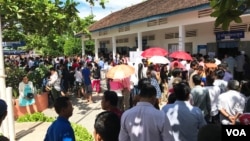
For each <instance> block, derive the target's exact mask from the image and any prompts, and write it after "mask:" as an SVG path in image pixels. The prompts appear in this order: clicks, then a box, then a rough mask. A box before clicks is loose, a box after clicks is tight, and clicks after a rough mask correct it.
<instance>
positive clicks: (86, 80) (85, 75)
mask: <svg viewBox="0 0 250 141" xmlns="http://www.w3.org/2000/svg"><path fill="white" fill-rule="evenodd" d="M90 74H91V72H90V70H89V69H88V68H84V69H83V70H82V76H83V79H84V84H85V85H86V86H88V85H90V84H91V80H90Z"/></svg>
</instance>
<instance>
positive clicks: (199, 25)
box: [92, 11, 250, 53]
mask: <svg viewBox="0 0 250 141" xmlns="http://www.w3.org/2000/svg"><path fill="white" fill-rule="evenodd" d="M167 19H168V22H167V23H166V24H162V25H156V26H150V27H148V26H147V21H145V22H141V23H136V24H131V25H130V30H129V31H125V32H119V31H118V28H119V27H116V28H114V27H113V28H109V29H106V31H107V34H106V35H102V36H99V32H93V33H92V38H94V39H98V40H99V41H105V40H109V44H107V45H106V47H107V48H108V50H109V51H112V37H113V36H115V37H116V39H122V38H128V42H127V43H116V46H117V47H121V46H123V47H125V46H127V47H131V48H132V47H135V46H137V45H136V38H137V34H138V32H141V33H142V37H144V36H148V35H154V36H155V39H154V40H148V41H147V46H149V47H153V46H159V47H163V48H165V49H168V47H169V45H170V44H178V43H179V39H178V38H173V39H165V34H167V33H171V32H174V33H175V32H176V33H178V32H179V26H180V25H184V27H185V30H186V31H188V30H196V31H197V36H195V37H187V38H185V39H184V40H185V43H191V45H192V53H197V51H198V50H197V46H198V45H207V52H209V51H212V52H216V51H217V46H216V38H215V34H214V20H215V18H212V17H203V18H198V11H193V12H187V13H184V14H178V15H174V16H171V17H168V18H167ZM242 20H243V23H242V24H244V23H246V24H248V27H250V26H249V24H250V18H249V15H244V16H243V17H242ZM233 24H235V23H232V25H233ZM249 39H250V32H249V31H247V32H245V38H244V39H240V40H241V44H240V45H241V46H240V50H248V48H247V47H249V46H250V43H249V42H248V41H250V40H249ZM249 48H250V47H249ZM249 52H250V49H249Z"/></svg>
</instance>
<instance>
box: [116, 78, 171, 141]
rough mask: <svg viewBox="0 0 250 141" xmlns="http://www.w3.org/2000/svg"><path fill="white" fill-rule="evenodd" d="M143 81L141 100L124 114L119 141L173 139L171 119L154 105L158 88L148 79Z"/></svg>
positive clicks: (167, 140)
mask: <svg viewBox="0 0 250 141" xmlns="http://www.w3.org/2000/svg"><path fill="white" fill-rule="evenodd" d="M145 81H147V83H144V82H145ZM142 83H144V84H143V85H142V87H140V88H141V89H140V90H141V91H140V94H139V95H140V101H139V102H138V103H137V104H136V106H134V107H132V108H131V109H128V110H127V111H125V112H124V113H123V114H122V118H121V130H120V133H119V141H173V140H174V139H173V136H172V128H171V127H170V123H169V120H168V119H167V118H166V117H165V115H164V113H163V112H162V111H159V110H157V109H156V108H155V107H154V106H153V105H154V104H155V101H156V89H155V88H154V86H152V85H151V84H150V81H149V80H148V79H142V80H140V81H139V85H140V84H142Z"/></svg>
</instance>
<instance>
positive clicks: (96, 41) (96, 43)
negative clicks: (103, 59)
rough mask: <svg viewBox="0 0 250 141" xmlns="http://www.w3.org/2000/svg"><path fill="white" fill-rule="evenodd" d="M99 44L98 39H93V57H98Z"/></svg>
mask: <svg viewBox="0 0 250 141" xmlns="http://www.w3.org/2000/svg"><path fill="white" fill-rule="evenodd" d="M99 46H100V43H99V40H98V39H95V59H98V48H99Z"/></svg>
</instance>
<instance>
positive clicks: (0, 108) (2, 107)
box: [0, 99, 7, 116]
mask: <svg viewBox="0 0 250 141" xmlns="http://www.w3.org/2000/svg"><path fill="white" fill-rule="evenodd" d="M5 111H7V104H6V102H5V101H4V100H2V99H0V116H1V115H2V114H3V113H4V112H5Z"/></svg>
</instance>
